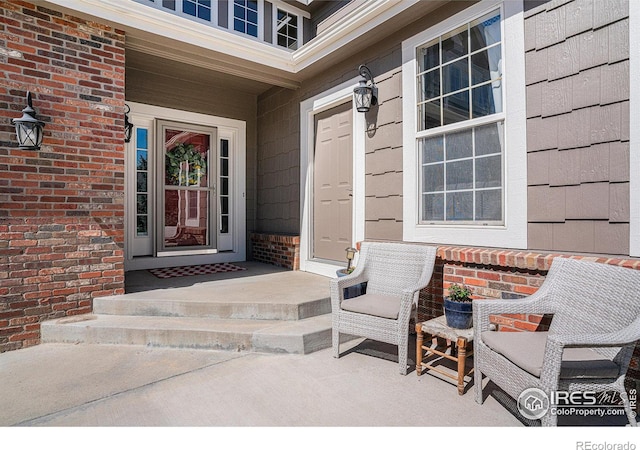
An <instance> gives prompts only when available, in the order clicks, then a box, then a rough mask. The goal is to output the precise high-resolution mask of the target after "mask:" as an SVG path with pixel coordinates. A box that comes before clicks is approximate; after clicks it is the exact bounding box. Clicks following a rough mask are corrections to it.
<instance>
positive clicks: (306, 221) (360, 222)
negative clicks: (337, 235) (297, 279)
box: [300, 77, 366, 277]
mask: <svg viewBox="0 0 640 450" xmlns="http://www.w3.org/2000/svg"><path fill="white" fill-rule="evenodd" d="M358 79H359V77H358V78H354V79H353V80H350V81H347V82H344V83H342V84H340V85H339V86H335V87H334V88H331V89H329V90H327V91H325V92H322V93H320V94H318V95H316V96H314V97H312V98H309V99H307V100H304V101H303V102H301V103H300V218H301V225H300V270H303V271H305V272H312V273H317V274H319V275H324V276H328V277H335V276H336V270H337V269H341V268H344V266H339V265H335V264H330V263H327V262H321V261H313V260H312V258H311V256H312V255H311V242H312V239H313V234H312V226H313V222H312V218H311V212H310V206H311V205H312V204H313V199H312V193H313V152H314V116H315V115H316V114H318V113H320V112H322V111H326V110H328V109H331V108H333V107H334V106H338V105H341V104H343V103H345V101H351V102H352V111H353V219H352V220H353V222H352V223H353V231H352V233H353V235H352V241H353V242H352V244H355V243H356V242H359V241H362V240H364V204H365V192H364V169H365V156H364V154H365V151H364V150H365V134H364V133H365V127H366V121H365V118H364V114H360V113H358V112H357V110H356V108H355V105H353V88H355V87H356V86H357V85H358ZM345 256H346V253H345ZM345 265H346V259H345Z"/></svg>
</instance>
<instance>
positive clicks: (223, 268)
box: [149, 263, 247, 278]
mask: <svg viewBox="0 0 640 450" xmlns="http://www.w3.org/2000/svg"><path fill="white" fill-rule="evenodd" d="M239 270H247V269H246V268H245V267H240V266H236V265H235V264H231V263H220V264H202V265H200V266H182V267H167V268H165V269H149V272H151V273H152V274H153V275H155V276H156V277H158V278H173V277H188V276H190V275H207V274H210V273H223V272H237V271H239Z"/></svg>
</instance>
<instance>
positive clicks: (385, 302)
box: [340, 294, 400, 319]
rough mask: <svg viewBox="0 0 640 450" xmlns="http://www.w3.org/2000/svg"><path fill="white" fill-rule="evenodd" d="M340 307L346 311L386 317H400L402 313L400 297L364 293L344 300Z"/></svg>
mask: <svg viewBox="0 0 640 450" xmlns="http://www.w3.org/2000/svg"><path fill="white" fill-rule="evenodd" d="M340 307H341V308H342V309H343V310H345V311H351V312H355V313H360V314H368V315H370V316H376V317H384V318H386V319H398V314H399V313H400V297H393V296H390V295H380V294H364V295H361V296H359V297H353V298H350V299H348V300H344V301H343V302H342V304H341V305H340Z"/></svg>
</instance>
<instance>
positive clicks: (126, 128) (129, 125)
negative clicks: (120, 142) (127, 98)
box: [124, 103, 133, 142]
mask: <svg viewBox="0 0 640 450" xmlns="http://www.w3.org/2000/svg"><path fill="white" fill-rule="evenodd" d="M124 106H125V108H127V109H126V111H125V112H124V141H125V142H129V141H130V140H131V131H132V130H133V124H132V123H131V122H129V115H128V114H129V112H131V108H129V105H127V104H126V103H125V105H124Z"/></svg>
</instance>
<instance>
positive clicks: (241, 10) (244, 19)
mask: <svg viewBox="0 0 640 450" xmlns="http://www.w3.org/2000/svg"><path fill="white" fill-rule="evenodd" d="M233 29H234V30H235V31H239V32H241V33H244V34H248V35H250V36H253V37H258V2H257V1H255V0H253V1H252V0H234V2H233Z"/></svg>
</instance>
